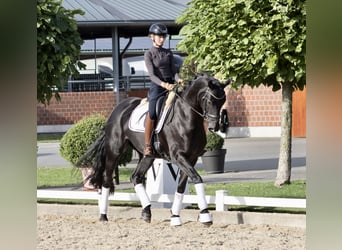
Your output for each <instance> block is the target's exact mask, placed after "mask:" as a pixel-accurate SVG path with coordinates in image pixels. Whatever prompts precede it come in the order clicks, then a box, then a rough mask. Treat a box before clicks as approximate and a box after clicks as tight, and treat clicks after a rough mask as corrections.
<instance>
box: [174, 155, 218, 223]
mask: <svg viewBox="0 0 342 250" xmlns="http://www.w3.org/2000/svg"><path fill="white" fill-rule="evenodd" d="M177 164H179V165H178V166H179V168H180V169H181V170H182V171H183V172H185V174H186V175H187V176H188V177H189V178H190V180H191V181H192V182H193V183H194V186H195V190H196V194H197V199H198V208H199V210H200V214H199V217H198V220H199V222H201V223H203V224H205V225H211V224H212V223H213V218H212V215H211V214H210V213H209V210H208V203H207V200H206V198H205V191H204V184H203V180H202V178H201V176H200V175H199V174H198V172H197V171H196V169H195V168H194V167H193V165H194V164H193V165H191V164H189V163H188V162H187V161H186V160H185V158H183V157H178V163H177Z"/></svg>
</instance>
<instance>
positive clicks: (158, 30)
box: [148, 23, 168, 36]
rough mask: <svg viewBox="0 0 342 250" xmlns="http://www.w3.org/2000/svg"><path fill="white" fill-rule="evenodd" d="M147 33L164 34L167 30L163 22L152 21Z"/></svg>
mask: <svg viewBox="0 0 342 250" xmlns="http://www.w3.org/2000/svg"><path fill="white" fill-rule="evenodd" d="M148 33H149V34H154V35H160V36H166V35H167V33H168V31H167V28H166V26H165V25H164V24H162V23H154V24H152V25H151V26H150V28H149V30H148Z"/></svg>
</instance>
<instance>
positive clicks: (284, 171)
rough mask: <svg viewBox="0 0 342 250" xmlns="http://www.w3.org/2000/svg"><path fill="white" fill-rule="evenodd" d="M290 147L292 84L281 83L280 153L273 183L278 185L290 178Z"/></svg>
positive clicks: (287, 181) (288, 180)
mask: <svg viewBox="0 0 342 250" xmlns="http://www.w3.org/2000/svg"><path fill="white" fill-rule="evenodd" d="M291 148H292V85H291V84H290V83H283V84H282V117H281V137H280V153H279V162H278V171H277V177H276V180H275V183H274V185H275V186H277V187H280V186H281V185H284V184H290V178H291Z"/></svg>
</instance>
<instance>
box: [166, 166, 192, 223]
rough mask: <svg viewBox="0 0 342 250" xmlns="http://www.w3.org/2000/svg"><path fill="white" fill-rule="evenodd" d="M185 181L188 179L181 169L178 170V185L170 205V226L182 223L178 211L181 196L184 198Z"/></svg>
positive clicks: (180, 206)
mask: <svg viewBox="0 0 342 250" xmlns="http://www.w3.org/2000/svg"><path fill="white" fill-rule="evenodd" d="M187 181H188V176H187V175H186V174H185V173H184V172H183V171H180V176H179V180H178V187H177V190H176V192H175V196H174V197H175V198H174V200H173V203H172V207H171V220H170V225H171V226H180V225H182V220H181V217H180V211H181V209H182V205H183V198H184V192H185V188H186V184H187Z"/></svg>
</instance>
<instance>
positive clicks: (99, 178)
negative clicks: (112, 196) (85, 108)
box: [76, 130, 114, 189]
mask: <svg viewBox="0 0 342 250" xmlns="http://www.w3.org/2000/svg"><path fill="white" fill-rule="evenodd" d="M104 145H105V132H104V130H103V131H102V132H101V134H100V135H99V137H98V138H97V139H96V140H95V141H94V142H93V143H92V144H91V145H90V146H89V148H88V149H87V151H86V152H85V153H84V154H83V156H82V157H81V158H80V159H79V160H78V162H77V164H76V166H78V167H81V166H82V165H84V163H86V162H88V164H87V165H89V162H90V161H91V167H92V168H93V171H92V173H91V174H90V175H89V176H88V177H87V179H89V180H90V183H91V184H92V185H93V186H94V187H95V188H101V187H102V183H103V172H104V170H105V166H106V165H105V161H106V154H105V146H104ZM113 189H114V187H113Z"/></svg>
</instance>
